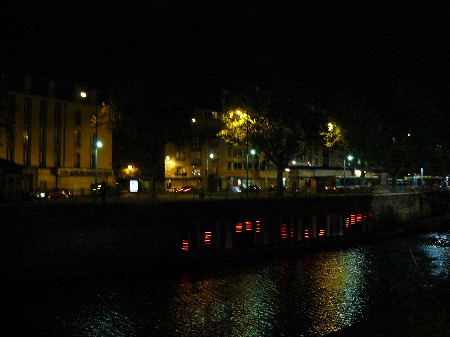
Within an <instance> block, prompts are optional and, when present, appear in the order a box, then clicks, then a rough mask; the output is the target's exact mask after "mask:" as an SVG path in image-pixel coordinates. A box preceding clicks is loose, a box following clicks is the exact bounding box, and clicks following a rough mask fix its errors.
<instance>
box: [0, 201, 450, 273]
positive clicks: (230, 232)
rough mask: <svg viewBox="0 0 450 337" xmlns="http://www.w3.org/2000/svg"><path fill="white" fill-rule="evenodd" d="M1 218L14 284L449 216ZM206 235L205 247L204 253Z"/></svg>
mask: <svg viewBox="0 0 450 337" xmlns="http://www.w3.org/2000/svg"><path fill="white" fill-rule="evenodd" d="M1 210H2V214H3V216H2V221H1V225H0V268H1V269H0V271H1V275H0V276H2V277H4V278H12V279H14V278H21V277H32V276H38V275H54V274H64V273H68V274H70V273H74V272H76V271H79V272H86V271H88V272H89V271H96V270H101V269H114V268H116V269H120V268H122V269H123V268H133V267H134V266H135V265H142V263H144V264H152V263H155V262H159V263H172V262H176V261H179V260H180V259H184V260H185V259H186V258H187V257H189V258H193V259H195V258H198V257H201V255H202V254H203V255H205V254H206V255H208V256H213V255H215V254H217V253H218V252H220V253H221V254H224V253H226V254H227V255H229V254H233V252H234V251H236V249H237V248H242V247H243V245H248V246H251V247H253V248H259V249H253V250H250V252H256V251H261V248H264V249H265V250H267V249H269V250H270V249H278V248H279V247H280V246H283V247H286V246H292V247H294V246H298V245H301V244H303V243H304V242H305V240H304V239H305V238H304V237H303V236H302V235H303V234H302V233H303V231H304V230H305V228H309V229H310V230H311V236H312V238H315V239H319V228H324V233H325V234H324V237H325V238H328V239H329V240H335V239H337V238H339V239H342V238H344V239H345V235H346V234H345V230H346V229H345V219H346V217H347V215H348V214H352V213H364V214H371V215H372V216H373V217H372V220H373V221H372V222H371V223H370V226H368V225H367V223H365V222H364V221H363V220H361V226H360V227H361V228H360V229H357V232H361V231H367V232H369V234H370V232H371V231H377V230H384V229H385V228H386V227H389V228H391V229H392V227H393V226H396V225H397V224H404V223H406V222H408V221H411V220H413V219H418V218H423V217H428V216H432V215H435V214H438V213H442V212H444V213H445V212H448V194H443V195H439V196H437V195H424V194H419V193H412V194H390V195H348V196H340V197H317V198H305V199H303V198H302V199H258V200H201V201H200V200H190V201H185V202H183V201H176V202H157V201H152V202H142V203H121V202H116V203H109V202H106V203H102V202H97V203H36V204H26V205H9V206H2V207H1ZM247 219H248V220H250V221H249V223H251V224H252V226H253V228H250V232H249V233H247V234H246V238H245V240H244V239H242V238H239V237H238V235H236V233H235V224H236V222H239V221H240V222H243V221H244V222H245V221H247ZM255 219H259V220H260V221H261V223H262V224H263V226H262V231H261V233H259V232H257V229H256V228H255V223H256V222H255ZM259 220H258V221H259ZM282 223H284V224H287V225H286V227H285V230H286V233H287V231H289V236H286V237H281V236H280V229H281V227H280V226H281V225H280V224H282ZM282 230H283V229H282ZM205 232H209V233H210V234H211V239H212V240H211V242H210V244H209V246H208V247H206V248H205V247H204V245H203V240H204V234H205ZM248 234H251V236H249V235H248ZM259 234H261V237H260V238H259V236H258V235H259ZM249 238H251V239H249ZM286 238H287V239H288V240H284V241H283V239H286ZM183 240H188V241H189V244H190V248H189V252H188V255H187V254H186V252H183V251H182V242H183ZM287 242H288V243H287ZM324 243H325V244H326V241H324ZM247 251H248V250H247Z"/></svg>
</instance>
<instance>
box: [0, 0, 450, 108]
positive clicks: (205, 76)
mask: <svg viewBox="0 0 450 337" xmlns="http://www.w3.org/2000/svg"><path fill="white" fill-rule="evenodd" d="M343 3H344V4H342V1H281V0H280V1H259V2H256V1H240V2H237V1H181V0H180V1H171V0H167V1H163V0H158V1H151V0H147V1H95V0H93V1H51V2H50V1H36V2H24V1H16V2H15V3H14V4H10V5H7V6H3V8H2V12H1V14H0V15H1V19H2V20H1V25H2V29H1V33H0V38H1V42H2V48H1V50H2V51H1V58H2V59H1V64H0V66H3V67H5V66H6V67H9V68H15V69H19V70H20V71H24V72H28V73H37V74H42V75H45V76H49V77H53V78H61V79H67V80H73V81H76V82H81V83H85V84H87V85H91V86H94V87H100V88H108V87H109V86H111V85H113V84H114V85H116V86H128V85H129V84H130V83H134V84H135V85H136V84H137V85H138V86H140V87H142V88H144V90H145V91H147V92H148V93H149V97H150V98H151V97H154V98H158V97H159V98H160V97H166V98H167V97H183V100H184V101H185V102H190V103H191V104H193V105H198V106H201V105H208V104H211V103H212V102H213V101H214V100H216V99H217V93H218V91H219V90H220V88H224V87H228V88H239V87H242V86H253V85H261V86H264V85H270V84H271V83H273V82H274V80H275V79H278V80H279V79H283V80H294V81H298V80H300V81H302V82H303V83H304V84H305V85H307V86H309V87H311V88H314V90H317V91H318V92H321V93H322V94H323V95H327V94H330V93H337V92H354V93H357V94H362V95H365V94H367V95H374V94H376V93H377V92H380V91H383V88H384V87H385V86H386V85H387V83H391V82H392V81H412V82H415V83H419V84H420V85H421V86H425V87H427V88H430V90H432V91H433V92H434V93H435V94H436V95H438V96H439V97H441V98H442V100H443V101H448V96H449V95H448V93H449V92H450V85H449V84H450V67H449V63H450V58H449V56H450V20H449V18H450V2H444V1H421V2H419V1H417V2H416V1H353V2H349V1H344V2H343Z"/></svg>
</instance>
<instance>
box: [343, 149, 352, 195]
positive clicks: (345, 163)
mask: <svg viewBox="0 0 450 337" xmlns="http://www.w3.org/2000/svg"><path fill="white" fill-rule="evenodd" d="M347 159H348V161H349V162H351V161H352V160H353V156H352V155H348V157H347ZM346 167H347V162H346V158H345V157H344V192H345V187H346V186H345V171H346Z"/></svg>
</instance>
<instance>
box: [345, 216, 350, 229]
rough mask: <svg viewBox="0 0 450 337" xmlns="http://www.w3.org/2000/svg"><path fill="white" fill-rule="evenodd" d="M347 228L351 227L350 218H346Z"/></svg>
mask: <svg viewBox="0 0 450 337" xmlns="http://www.w3.org/2000/svg"><path fill="white" fill-rule="evenodd" d="M345 228H350V218H349V217H347V218H345Z"/></svg>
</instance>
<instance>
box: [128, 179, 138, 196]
mask: <svg viewBox="0 0 450 337" xmlns="http://www.w3.org/2000/svg"><path fill="white" fill-rule="evenodd" d="M138 189H139V184H138V181H137V180H130V192H131V193H136V192H137V191H138Z"/></svg>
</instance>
